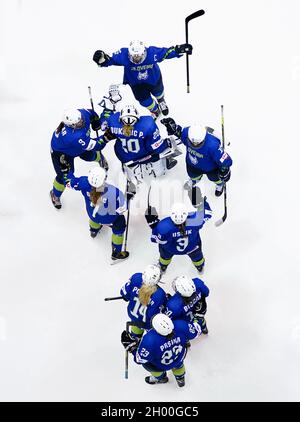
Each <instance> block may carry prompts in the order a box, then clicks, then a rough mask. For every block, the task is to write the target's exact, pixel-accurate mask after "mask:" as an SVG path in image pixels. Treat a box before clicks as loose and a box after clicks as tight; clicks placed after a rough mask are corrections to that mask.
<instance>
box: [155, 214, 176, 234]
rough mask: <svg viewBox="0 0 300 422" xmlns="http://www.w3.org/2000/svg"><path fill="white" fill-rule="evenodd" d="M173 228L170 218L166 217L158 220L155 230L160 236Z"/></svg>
mask: <svg viewBox="0 0 300 422" xmlns="http://www.w3.org/2000/svg"><path fill="white" fill-rule="evenodd" d="M173 227H174V224H173V221H172V220H171V218H170V217H166V218H163V219H162V220H160V222H159V223H158V224H157V226H156V229H157V232H158V233H160V234H167V233H168V232H169V231H170V230H172V229H173Z"/></svg>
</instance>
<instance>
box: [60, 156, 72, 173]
mask: <svg viewBox="0 0 300 422" xmlns="http://www.w3.org/2000/svg"><path fill="white" fill-rule="evenodd" d="M59 164H60V171H61V172H62V173H63V176H65V175H67V174H68V173H69V171H70V170H71V164H70V163H69V162H68V161H67V160H66V157H65V154H62V155H61V156H60V157H59Z"/></svg>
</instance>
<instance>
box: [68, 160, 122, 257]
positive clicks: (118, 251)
mask: <svg viewBox="0 0 300 422" xmlns="http://www.w3.org/2000/svg"><path fill="white" fill-rule="evenodd" d="M105 180H106V172H105V170H104V169H103V168H101V167H95V168H92V169H91V170H90V172H89V174H88V176H87V177H86V176H82V177H78V178H77V177H74V176H72V175H71V174H69V175H68V182H67V186H68V187H70V188H72V189H75V190H78V191H81V193H82V195H83V196H84V199H85V205H86V211H87V214H88V216H89V219H90V220H89V226H90V235H91V237H92V238H95V237H96V236H97V234H98V233H99V231H100V230H101V229H102V227H103V225H107V226H109V227H111V229H112V255H111V258H112V260H113V261H117V260H123V259H126V258H128V256H129V252H127V251H122V245H123V237H124V232H125V229H126V220H125V217H124V215H123V214H124V213H125V211H126V209H127V206H126V201H125V198H124V195H123V193H122V192H121V191H120V190H119V189H118V188H116V187H115V186H113V185H110V184H108V183H106V182H105Z"/></svg>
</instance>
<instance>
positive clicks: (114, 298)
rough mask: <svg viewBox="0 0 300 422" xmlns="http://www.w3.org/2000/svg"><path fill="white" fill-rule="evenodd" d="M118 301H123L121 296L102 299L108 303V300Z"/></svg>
mask: <svg viewBox="0 0 300 422" xmlns="http://www.w3.org/2000/svg"><path fill="white" fill-rule="evenodd" d="M119 299H123V296H116V297H106V298H105V299H104V301H105V302H107V301H109V300H119Z"/></svg>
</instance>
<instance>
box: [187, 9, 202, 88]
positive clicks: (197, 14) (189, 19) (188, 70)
mask: <svg viewBox="0 0 300 422" xmlns="http://www.w3.org/2000/svg"><path fill="white" fill-rule="evenodd" d="M204 14H205V11H204V10H203V9H201V10H198V11H197V12H194V13H192V14H191V15H189V16H187V17H186V18H185V42H186V44H188V42H189V22H190V21H191V20H192V19H195V18H198V17H199V16H203V15H204ZM186 89H187V93H188V94H189V92H190V69H189V54H188V53H186Z"/></svg>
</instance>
